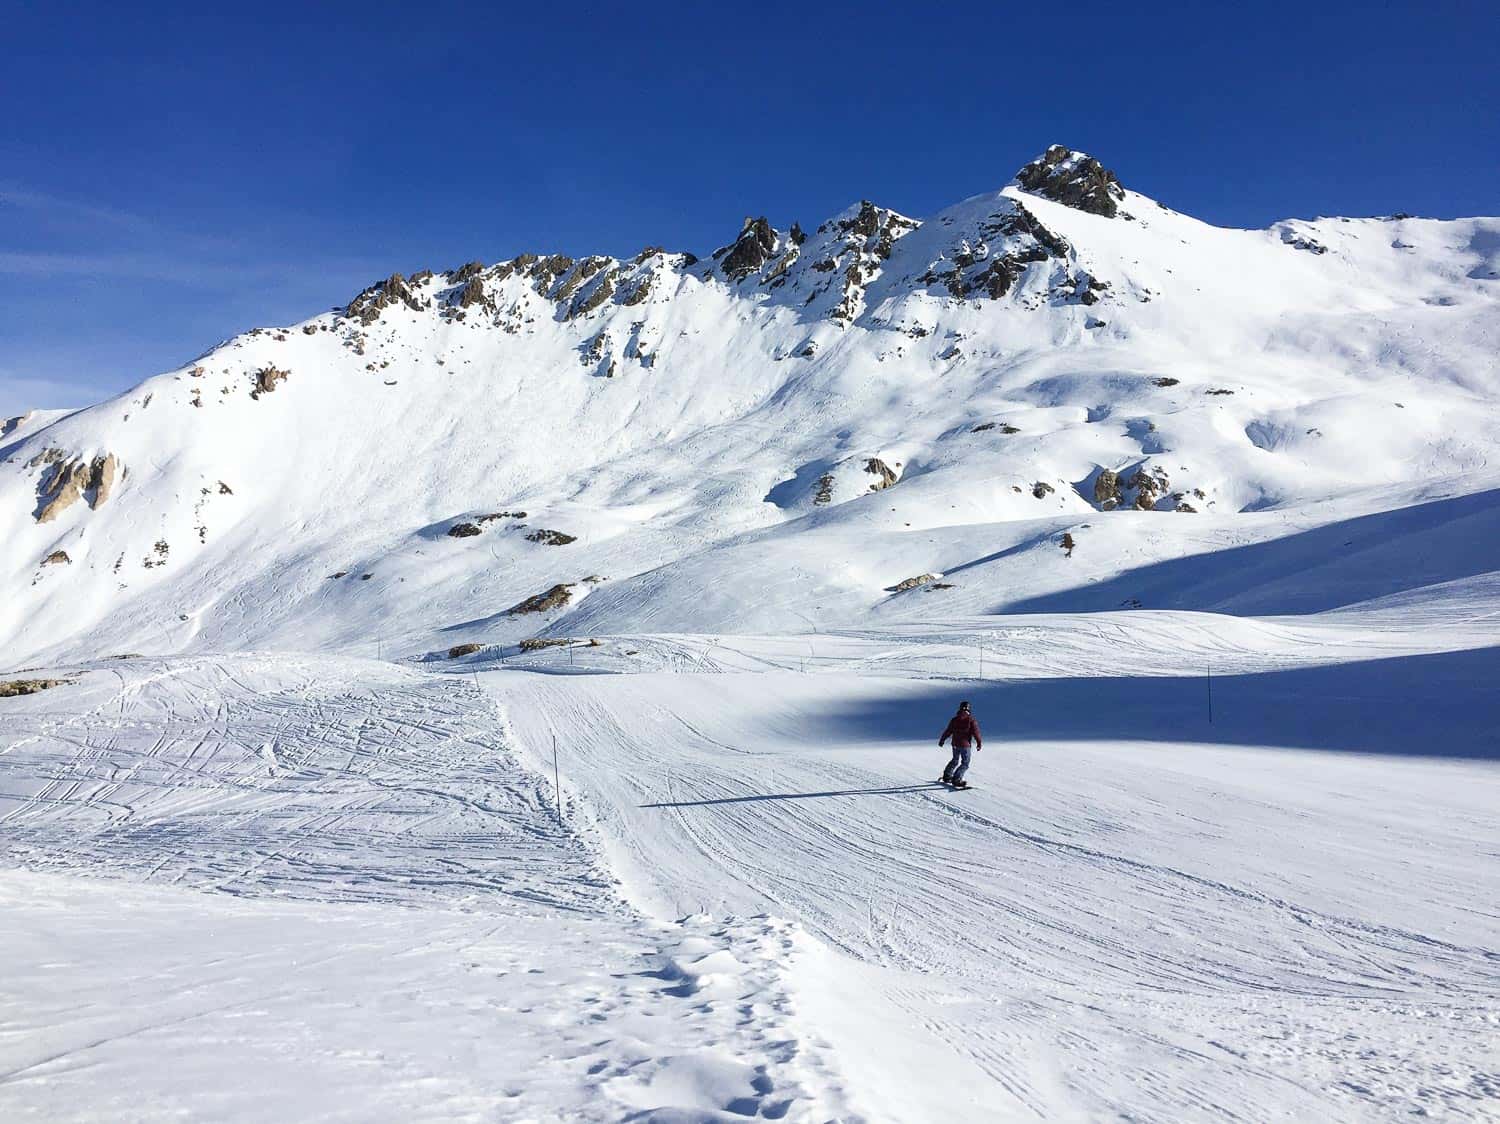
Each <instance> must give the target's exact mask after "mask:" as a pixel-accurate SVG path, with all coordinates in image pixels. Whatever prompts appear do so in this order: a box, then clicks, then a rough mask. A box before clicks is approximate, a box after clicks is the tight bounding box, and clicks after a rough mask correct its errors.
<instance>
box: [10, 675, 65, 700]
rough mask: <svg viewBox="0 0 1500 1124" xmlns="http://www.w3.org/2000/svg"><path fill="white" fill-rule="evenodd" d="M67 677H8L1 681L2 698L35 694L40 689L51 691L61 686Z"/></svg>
mask: <svg viewBox="0 0 1500 1124" xmlns="http://www.w3.org/2000/svg"><path fill="white" fill-rule="evenodd" d="M66 682H67V680H66V679H7V680H5V681H4V682H0V699H9V698H14V697H15V696H16V695H34V694H36V693H37V692H38V691H49V690H51V689H52V688H53V687H61V686H62V685H63V684H64V683H66Z"/></svg>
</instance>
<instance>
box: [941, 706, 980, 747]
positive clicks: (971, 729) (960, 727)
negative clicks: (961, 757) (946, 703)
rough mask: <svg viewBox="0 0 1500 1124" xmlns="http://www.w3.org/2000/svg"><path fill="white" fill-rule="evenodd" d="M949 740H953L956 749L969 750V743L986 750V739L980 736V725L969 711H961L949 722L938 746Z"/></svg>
mask: <svg viewBox="0 0 1500 1124" xmlns="http://www.w3.org/2000/svg"><path fill="white" fill-rule="evenodd" d="M949 738H952V739H953V748H954V749H968V748H969V742H970V741H973V743H974V744H975V745H976V746H978V747H979V748H980V749H983V748H984V739H983V738H982V737H980V736H979V723H978V722H976V721H975V720H974V716H973V715H972V714H970V713H969V712H968V711H967V710H961V711H959V712H958V713H957V714H955V715H954V716H953V717H952V718H950V719H949V720H948V728H947V729H946V730H944V731H943V736H942V737H940V738H938V745H942V744H943V743H944V742H945V741H947V740H948V739H949Z"/></svg>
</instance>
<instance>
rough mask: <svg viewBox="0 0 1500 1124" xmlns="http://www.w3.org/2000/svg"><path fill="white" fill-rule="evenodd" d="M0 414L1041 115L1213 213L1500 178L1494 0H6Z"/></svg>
mask: <svg viewBox="0 0 1500 1124" xmlns="http://www.w3.org/2000/svg"><path fill="white" fill-rule="evenodd" d="M0 21H3V22H0V27H3V28H4V32H3V39H0V42H3V44H4V45H3V48H0V61H3V63H4V65H3V66H0V105H3V106H4V107H5V108H4V118H3V119H4V123H5V125H4V128H3V129H0V416H3V415H5V414H8V413H14V412H18V411H19V410H21V409H24V408H26V407H28V406H65V405H81V404H85V403H87V402H90V401H93V400H96V399H97V398H99V397H101V396H103V395H105V394H108V393H112V392H114V391H116V390H119V389H123V388H124V387H126V386H129V385H131V384H132V383H134V382H136V381H138V380H139V379H140V378H142V377H145V376H146V375H149V374H152V373H155V372H156V371H159V370H163V369H167V368H170V367H172V366H175V365H177V364H178V363H181V362H182V361H184V360H185V359H187V358H190V357H191V356H193V355H196V354H197V353H198V352H200V351H202V350H204V349H205V348H207V347H209V346H211V345H212V344H213V343H215V342H217V341H218V340H219V339H222V338H224V337H227V336H230V335H233V334H234V333H236V332H239V331H242V330H244V329H246V328H249V327H252V326H254V325H257V324H267V323H285V322H289V321H294V320H297V319H301V318H303V317H306V316H309V315H312V314H313V313H315V312H318V311H320V310H322V309H324V308H327V307H329V306H331V305H332V304H334V303H337V302H341V301H343V300H345V299H347V298H348V296H350V295H352V294H353V293H354V292H355V291H357V290H358V289H359V288H361V287H362V286H364V285H365V284H367V283H369V282H370V281H372V280H375V279H376V278H378V277H381V276H384V275H386V274H389V273H390V272H392V271H393V270H401V271H403V272H412V271H415V270H417V269H421V268H445V267H449V266H452V265H457V264H459V263H461V262H463V261H466V260H468V259H471V258H476V257H477V258H482V259H484V260H486V261H494V260H499V259H501V258H505V257H510V256H512V255H514V254H516V253H518V252H520V251H522V250H527V249H530V250H539V249H540V250H561V251H565V252H569V253H573V254H581V253H588V252H602V253H613V254H621V255H623V254H628V253H633V252H634V251H635V250H637V249H639V248H640V247H641V246H643V245H645V244H647V243H660V244H664V245H667V246H669V247H674V248H675V247H681V248H684V249H691V250H694V251H698V252H702V251H703V250H705V249H712V248H713V247H714V246H716V245H719V244H721V243H723V242H724V241H725V240H726V239H728V238H729V237H730V236H732V235H733V234H734V233H735V231H736V230H737V228H738V225H739V222H740V220H741V219H742V218H743V217H744V216H745V215H747V214H751V213H754V214H762V213H765V214H768V215H770V217H771V218H772V220H773V221H774V222H777V223H778V224H785V223H788V222H790V221H791V220H793V219H797V220H800V221H801V222H802V223H803V224H804V225H809V224H815V223H817V222H819V221H821V220H822V219H823V218H825V217H827V216H828V215H829V214H831V213H833V212H834V211H836V210H838V209H839V208H841V207H843V206H845V205H846V204H848V203H850V202H852V201H855V200H857V199H859V198H861V197H868V198H872V199H874V200H876V201H878V202H881V203H884V204H886V205H888V206H892V207H895V208H897V209H898V210H901V211H904V212H906V213H908V214H913V215H919V216H920V215H924V214H927V213H930V212H931V211H933V210H935V209H937V208H939V207H942V206H944V205H946V204H948V203H950V202H954V201H956V200H958V199H960V198H963V197H964V196H966V195H970V194H973V193H975V192H977V191H983V190H986V189H989V188H994V187H998V186H1000V185H1002V184H1003V183H1005V182H1006V181H1007V180H1008V179H1009V178H1010V176H1011V175H1012V173H1013V172H1014V171H1015V169H1016V168H1017V167H1018V166H1019V165H1020V164H1022V163H1023V162H1025V160H1027V159H1029V158H1030V157H1031V156H1033V155H1035V154H1036V153H1037V152H1039V151H1041V149H1043V148H1044V147H1045V146H1046V145H1047V144H1049V143H1052V142H1061V143H1064V144H1068V145H1071V146H1072V147H1075V148H1082V149H1086V150H1088V151H1090V152H1092V153H1094V154H1095V155H1097V156H1099V157H1100V158H1101V159H1102V160H1104V162H1105V163H1106V164H1108V165H1110V166H1111V167H1113V168H1114V169H1115V170H1116V172H1117V173H1118V174H1119V175H1120V177H1121V179H1122V180H1123V181H1124V182H1125V183H1126V184H1127V185H1128V186H1130V187H1133V188H1135V189H1137V190H1140V191H1144V192H1145V193H1147V194H1149V195H1153V196H1155V197H1157V198H1159V199H1161V200H1162V201H1164V202H1166V203H1169V204H1170V205H1172V206H1174V207H1176V208H1177V209H1179V210H1184V211H1187V212H1189V213H1192V214H1195V215H1198V216H1199V217H1201V218H1204V219H1207V220H1209V221H1212V222H1216V223H1221V224H1229V225H1241V226H1260V225H1264V224H1266V223H1268V222H1271V221H1274V220H1275V219H1278V218H1284V217H1288V216H1294V215H1296V216H1313V215H1318V214H1382V213H1389V212H1391V211H1396V210H1404V211H1410V212H1414V213H1418V214H1429V215H1437V216H1453V215H1465V214H1495V213H1497V212H1500V124H1497V122H1500V66H1497V61H1496V60H1497V57H1500V17H1497V15H1496V12H1495V6H1494V4H1493V3H1492V2H1485V3H1479V2H1468V0H1454V2H1444V0H1438V2H1435V3H1425V4H1417V3H1388V4H1379V3H1362V4H1352V3H1350V4H1343V3H1326V4H1318V3H1301V4H1261V3H1253V2H1251V3H1244V4H1239V5H1235V6H1230V5H1216V4H1203V3H1194V4H1153V5H1142V4H1130V3H1124V2H1122V0H1115V2H1113V3H1108V4H1094V3H1087V2H1074V3H1068V4H1054V5H1026V6H1019V5H1009V4H1003V3H998V2H990V3H979V4H969V3H963V2H950V3H948V4H945V5H918V4H903V5H896V4H883V3H867V4H860V5H818V4H815V3H800V4H782V3H774V2H773V3H760V4H756V5H714V4H652V3H649V2H644V0H640V2H637V3H634V4H629V5H626V4H620V5H614V4H596V3H575V4H572V5H550V6H549V5H535V6H526V7H525V8H524V9H522V7H521V6H520V5H510V4H506V5H484V6H479V5H474V6H463V5H448V4H440V3H423V4H414V3H410V2H409V0H407V2H403V3H393V4H381V3H374V2H366V3H360V4H333V3H325V4H305V3H304V4H296V5H291V4H287V5H283V4H279V3H275V2H263V3H259V4H256V5H245V6H235V7H234V8H233V9H231V7H230V6H229V5H212V4H202V3H196V4H191V5H187V4H184V5H180V6H178V5H158V4H131V5H117V4H110V5H104V4H98V5H93V4H87V3H85V4H61V3H59V4H53V5H41V4H14V3H5V4H0Z"/></svg>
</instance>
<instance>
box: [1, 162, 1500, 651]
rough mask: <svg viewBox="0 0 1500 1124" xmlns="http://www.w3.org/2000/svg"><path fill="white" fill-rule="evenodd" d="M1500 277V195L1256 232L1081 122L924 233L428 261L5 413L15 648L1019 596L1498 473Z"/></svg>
mask: <svg viewBox="0 0 1500 1124" xmlns="http://www.w3.org/2000/svg"><path fill="white" fill-rule="evenodd" d="M1497 300H1500V220H1495V219H1469V220H1459V221H1452V222H1439V221H1433V220H1424V219H1415V218H1410V217H1405V216H1394V217H1389V218H1377V219H1320V220H1317V221H1287V222H1283V223H1278V224H1276V225H1274V226H1273V227H1271V228H1270V229H1268V230H1261V231H1242V230H1224V229H1219V228H1215V227H1212V226H1208V225H1206V224H1204V223H1201V222H1198V221H1197V220H1194V219H1192V218H1189V217H1187V216H1184V215H1181V214H1178V213H1176V212H1174V211H1172V210H1170V209H1168V208H1167V207H1165V206H1163V205H1162V204H1160V203H1157V202H1155V201H1154V200H1151V199H1148V198H1146V197H1144V196H1141V195H1139V194H1137V193H1135V192H1132V191H1130V190H1128V189H1127V188H1125V187H1123V186H1121V185H1120V183H1119V182H1118V181H1117V180H1116V178H1115V176H1114V175H1113V173H1111V172H1109V171H1107V170H1106V169H1104V168H1103V167H1102V166H1101V165H1100V164H1099V163H1098V162H1097V161H1095V160H1093V159H1092V158H1090V157H1087V156H1084V155H1082V154H1080V153H1073V152H1070V151H1069V150H1067V149H1063V148H1060V147H1053V148H1051V149H1048V151H1047V153H1046V154H1045V155H1044V156H1043V157H1041V158H1039V159H1038V160H1036V161H1033V162H1031V163H1028V164H1027V165H1025V166H1024V167H1023V168H1021V169H1020V171H1019V173H1018V175H1017V178H1016V179H1015V180H1014V181H1013V182H1012V183H1010V184H1009V185H1007V186H1006V187H1004V188H1002V189H1001V190H999V191H996V192H991V193H987V194H983V195H979V196H975V197H973V198H971V199H966V200H964V201H963V202H961V203H958V204H956V205H954V206H952V207H949V208H947V209H946V210H943V211H941V212H939V213H938V214H936V215H933V216H932V217H930V218H928V219H926V220H925V221H920V222H919V221H917V220H915V219H910V218H907V217H905V216H902V215H899V214H896V213H895V212H893V211H890V210H888V209H886V208H882V207H879V206H877V205H875V204H873V203H870V202H868V201H866V202H862V203H859V204H857V205H854V206H851V207H849V208H847V209H846V210H845V211H843V212H841V213H840V214H838V215H836V216H834V217H833V218H831V219H829V220H827V221H826V222H824V223H822V224H821V225H819V226H817V227H816V228H814V229H812V230H810V231H804V230H803V229H801V228H800V227H799V226H797V225H795V224H794V225H793V226H792V227H791V229H789V230H785V231H783V230H778V229H775V228H773V227H772V226H771V225H770V224H769V223H768V222H767V221H766V220H765V219H762V218H755V219H747V220H746V221H745V223H744V225H743V227H742V228H741V230H740V232H739V233H738V235H737V236H736V237H735V238H733V239H732V240H730V241H728V242H727V243H726V244H725V245H724V246H723V247H721V248H720V249H718V250H716V251H715V252H714V253H713V254H712V255H709V256H705V257H704V258H703V259H702V260H699V259H696V258H694V257H693V256H692V255H691V254H686V253H671V252H666V251H663V250H660V249H658V248H654V247H648V248H647V249H645V250H643V251H642V252H641V253H640V254H638V255H637V256H636V257H634V258H632V259H630V260H624V261H622V260H617V259H614V258H610V257H604V256H594V257H587V258H583V259H580V260H573V259H572V258H569V257H567V256H564V255H558V254H550V255H549V254H534V253H525V254H521V255H519V256H517V257H515V258H513V259H511V260H510V261H505V262H500V263H497V264H493V265H485V264H483V263H479V262H471V263H469V264H468V265H465V266H462V267H461V268H458V269H454V270H450V271H448V272H444V273H434V272H431V271H425V270H424V271H422V272H418V273H415V274H413V275H411V276H410V277H405V276H403V275H401V274H394V275H392V276H391V277H389V278H387V279H386V280H384V281H382V282H380V283H378V284H376V285H372V286H371V287H370V288H368V289H366V290H365V291H364V292H362V293H359V294H357V295H355V296H353V297H352V299H349V300H348V301H347V303H345V304H344V305H342V306H340V307H338V308H336V309H334V310H333V311H330V312H328V313H325V314H322V315H319V316H316V317H313V318H312V319H310V320H307V321H305V322H303V323H301V324H293V325H287V326H281V327H270V328H260V329H256V330H253V331H250V332H247V333H245V334H244V335H242V336H239V337H236V338H235V339H232V340H229V341H227V342H225V343H223V344H220V345H219V346H217V347H215V348H212V349H211V350H209V351H207V352H205V353H204V354H203V355H201V356H199V357H198V358H196V359H194V360H193V361H191V362H189V363H186V364H184V365H183V366H182V367H181V368H179V369H177V370H174V371H169V372H166V373H164V374H161V375H157V376H155V377H152V378H149V379H147V380H145V381H144V382H142V383H141V384H140V385H139V386H137V387H136V388H135V389H134V390H131V391H129V392H128V393H125V394H122V395H120V396H119V397H117V398H115V399H112V400H110V401H107V402H103V403H101V404H99V405H97V406H94V407H92V408H90V409H86V410H82V411H79V412H77V413H73V414H70V415H67V416H65V417H53V416H47V417H40V418H32V419H13V420H11V421H9V422H6V423H5V437H4V438H3V439H0V440H3V442H4V444H3V446H0V461H3V464H0V469H3V473H0V519H3V520H4V534H3V542H4V544H5V545H4V549H3V554H0V581H3V583H4V588H5V590H6V593H7V596H6V598H5V599H4V603H3V609H0V643H3V645H4V650H5V651H7V652H9V653H10V654H11V657H12V659H13V660H22V659H29V658H32V657H35V656H40V655H44V654H45V655H52V656H57V655H64V654H68V655H73V656H85V655H93V654H105V653H107V652H109V651H113V650H131V651H135V650H143V651H153V652H164V651H192V650H205V649H206V650H224V649H229V648H240V647H247V646H250V647H262V648H263V647H297V648H302V647H307V646H315V647H323V646H333V647H337V646H341V645H349V644H352V643H358V642H363V641H370V640H372V639H373V638H374V635H375V634H378V635H380V636H382V637H383V638H384V640H385V643H386V645H387V649H386V650H388V651H399V652H405V653H409V654H415V653H419V652H423V651H429V650H436V649H440V648H447V647H449V646H451V644H453V643H458V642H465V641H471V642H479V643H487V644H503V643H509V642H514V641H516V640H518V639H520V638H522V637H524V636H527V635H530V634H531V633H533V632H536V631H538V629H539V628H541V627H543V626H545V627H546V628H547V630H548V631H551V632H555V633H560V634H568V633H571V632H580V633H582V632H610V631H619V630H621V629H625V628H640V627H643V626H644V625H645V624H646V623H647V622H649V623H650V625H651V627H652V628H654V629H667V630H683V631H685V630H715V631H743V630H747V629H752V630H754V629H758V630H766V629H770V628H789V627H806V626H807V624H808V622H809V621H811V622H814V623H816V624H818V625H820V626H830V625H836V624H855V623H859V622H861V621H864V620H866V619H868V618H870V617H872V616H888V615H892V614H894V615H897V616H901V617H910V616H913V615H915V616H919V617H920V616H924V615H927V614H930V613H934V612H936V613H939V614H941V613H946V612H950V611H951V609H952V607H953V605H955V604H958V603H962V604H964V605H966V606H967V605H969V604H971V603H972V604H983V605H985V606H986V607H987V608H995V607H999V606H1002V605H1014V604H1018V603H1020V602H1022V601H1024V600H1025V599H1026V598H1027V597H1029V596H1031V595H1033V594H1034V593H1042V592H1045V593H1049V594H1050V593H1057V592H1061V591H1064V590H1068V589H1073V588H1077V587H1079V586H1082V585H1084V584H1087V583H1090V582H1093V581H1096V580H1098V579H1099V578H1100V577H1101V576H1103V575H1108V574H1113V573H1115V572H1117V571H1118V570H1119V569H1120V568H1121V567H1122V565H1123V564H1124V563H1125V561H1126V560H1127V559H1129V560H1131V561H1132V562H1133V563H1134V564H1138V563H1139V562H1140V561H1143V560H1147V559H1165V558H1169V557H1174V556H1177V555H1181V554H1184V553H1197V552H1200V551H1202V550H1204V549H1207V548H1209V547H1211V546H1212V545H1213V544H1216V543H1223V542H1228V541H1240V540H1242V539H1243V538H1244V537H1246V536H1249V537H1251V538H1261V537H1266V536H1269V535H1274V534H1278V533H1280V531H1281V529H1282V528H1284V527H1286V526H1288V525H1294V526H1298V527H1301V526H1306V525H1308V524H1309V523H1315V522H1317V521H1319V520H1323V519H1326V518H1328V517H1330V516H1331V515H1332V513H1333V512H1334V511H1344V510H1346V509H1347V510H1360V511H1366V510H1378V509H1381V508H1388V507H1399V506H1402V505H1404V504H1406V503H1409V502H1410V497H1411V496H1413V495H1415V494H1418V493H1423V494H1425V493H1429V492H1432V491H1433V490H1434V489H1437V490H1446V491H1468V490H1472V489H1473V488H1477V487H1478V486H1480V484H1479V483H1478V482H1482V480H1483V478H1484V477H1483V473H1484V471H1485V470H1486V467H1487V466H1488V464H1489V462H1490V458H1491V451H1492V450H1493V449H1494V447H1495V443H1496V440H1497V439H1496V437H1495V433H1494V427H1493V424H1492V417H1493V404H1494V402H1495V399H1496V395H1497V392H1500V361H1497V359H1496V348H1495V340H1496V325H1497V320H1500V304H1497ZM1476 473H1477V474H1479V475H1478V476H1476V475H1475V474H1476ZM1459 481H1478V482H1476V483H1461V482H1459ZM876 493H879V494H878V495H877V494H876ZM1330 500H1336V501H1338V502H1337V503H1335V504H1334V505H1333V506H1331V507H1330V506H1329V501H1330ZM1308 505H1320V506H1319V509H1318V510H1319V511H1320V512H1322V514H1308V513H1307V506H1308ZM1173 513H1180V514H1173ZM1272 513H1275V514H1272ZM1169 515H1170V516H1171V517H1170V518H1169V517H1168V516H1169ZM1288 521H1290V523H1289V522H1288ZM457 527H464V528H466V529H467V528H474V529H477V530H478V531H479V533H478V534H474V535H470V536H468V537H450V535H451V534H452V533H453V532H454V529H455V528H457ZM548 532H559V533H560V534H559V535H556V536H553V535H550V534H548ZM458 533H459V534H460V535H462V534H463V532H462V531H460V532H458ZM1064 533H1071V534H1072V535H1073V541H1075V542H1076V543H1077V544H1078V547H1077V550H1076V551H1075V552H1074V554H1073V556H1072V557H1071V558H1069V557H1065V556H1064V552H1063V551H1062V550H1060V549H1059V548H1058V547H1057V545H1056V543H1057V542H1058V541H1059V539H1060V536H1061V535H1062V534H1064ZM564 537H567V538H570V539H571V540H572V541H568V542H567V543H566V545H555V544H556V543H561V542H563V541H564ZM992 554H998V555H1001V557H997V558H993V559H989V560H985V559H984V558H983V557H982V556H985V555H992ZM961 565H962V566H965V567H966V569H965V571H964V577H963V579H962V581H956V582H953V583H950V584H952V585H953V586H955V589H954V590H953V591H950V592H945V593H944V596H942V597H939V596H937V595H935V594H933V595H930V596H929V595H920V594H919V595H917V596H911V595H905V596H899V595H892V594H890V593H888V592H887V589H888V588H889V587H891V586H893V585H896V584H898V583H899V582H901V581H902V580H904V579H907V578H909V577H913V576H916V575H922V574H927V573H932V574H945V573H950V572H951V571H953V570H955V569H956V568H957V567H959V566H961ZM335 575H337V576H335ZM588 578H600V579H607V580H604V581H593V582H586V581H585V580H584V579H588ZM557 585H563V586H566V587H567V588H566V590H565V591H564V594H565V595H562V596H559V597H558V598H556V601H557V602H558V606H557V608H556V609H555V610H553V611H551V612H548V613H546V614H543V615H540V616H538V615H531V614H522V615H517V616H509V615H507V610H509V609H510V608H511V607H512V606H514V605H516V604H518V603H520V602H521V601H523V600H524V599H526V598H527V597H530V596H532V595H534V594H538V593H544V592H546V591H547V590H549V589H551V588H553V587H554V586H557ZM767 588H774V589H775V590H776V595H775V596H774V597H770V598H768V597H766V596H765V595H764V591H765V590H766V589H767Z"/></svg>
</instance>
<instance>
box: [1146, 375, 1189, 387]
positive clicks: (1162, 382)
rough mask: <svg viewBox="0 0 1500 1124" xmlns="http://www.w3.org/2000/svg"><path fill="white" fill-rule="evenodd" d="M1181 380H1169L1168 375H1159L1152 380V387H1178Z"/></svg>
mask: <svg viewBox="0 0 1500 1124" xmlns="http://www.w3.org/2000/svg"><path fill="white" fill-rule="evenodd" d="M1181 381H1182V380H1181V379H1174V378H1168V377H1167V376H1166V375H1158V376H1157V377H1156V378H1154V379H1152V380H1151V385H1152V386H1176V385H1177V384H1178V383H1179V382H1181Z"/></svg>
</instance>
